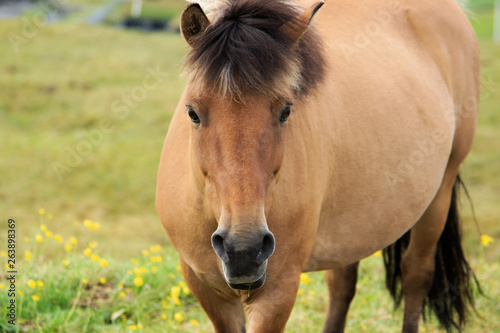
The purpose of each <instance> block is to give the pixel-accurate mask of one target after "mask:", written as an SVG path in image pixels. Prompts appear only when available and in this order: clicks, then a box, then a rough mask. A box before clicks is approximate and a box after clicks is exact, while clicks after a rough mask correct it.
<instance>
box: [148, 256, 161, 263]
mask: <svg viewBox="0 0 500 333" xmlns="http://www.w3.org/2000/svg"><path fill="white" fill-rule="evenodd" d="M151 261H152V262H162V261H163V259H162V258H161V256H152V257H151Z"/></svg>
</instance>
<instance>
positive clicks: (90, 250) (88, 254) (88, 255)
mask: <svg viewBox="0 0 500 333" xmlns="http://www.w3.org/2000/svg"><path fill="white" fill-rule="evenodd" d="M83 254H84V255H85V256H87V257H90V256H91V255H92V249H91V248H90V247H88V248H86V249H85V250H83Z"/></svg>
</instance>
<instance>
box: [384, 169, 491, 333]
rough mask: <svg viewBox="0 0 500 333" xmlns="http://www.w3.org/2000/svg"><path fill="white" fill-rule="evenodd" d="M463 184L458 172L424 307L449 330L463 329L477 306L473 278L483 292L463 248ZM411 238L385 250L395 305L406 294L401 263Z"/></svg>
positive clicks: (387, 283)
mask: <svg viewBox="0 0 500 333" xmlns="http://www.w3.org/2000/svg"><path fill="white" fill-rule="evenodd" d="M461 186H463V187H465V186H464V184H463V182H462V179H461V178H460V176H457V179H456V180H455V185H454V186H453V193H452V196H451V205H450V210H449V212H448V218H447V220H446V225H445V227H444V230H443V233H442V234H441V237H440V239H439V242H438V245H437V252H436V270H435V273H434V281H433V284H432V287H431V290H430V291H429V293H428V294H427V297H426V300H425V303H424V307H423V309H422V315H423V317H424V320H425V317H426V313H430V312H434V314H435V315H436V317H437V318H438V320H439V323H440V324H441V325H442V326H443V327H444V328H445V329H446V331H447V332H451V330H452V329H453V328H456V329H457V330H458V331H461V330H462V329H463V327H464V325H465V322H466V320H467V317H468V314H469V310H470V309H474V299H473V284H472V283H471V281H472V280H474V282H475V284H476V286H477V288H478V289H479V291H480V292H481V289H480V286H479V283H478V281H477V279H476V277H475V275H474V273H473V272H472V269H471V268H470V266H469V264H468V263H467V260H466V259H465V256H464V252H463V250H462V244H461V238H462V237H461V232H460V223H459V214H458V197H457V196H458V191H459V189H460V187H461ZM409 242H410V231H408V232H407V233H406V234H404V235H403V236H402V237H401V238H400V239H398V240H397V241H396V243H394V244H392V245H390V246H388V247H387V248H385V249H384V251H383V254H384V265H385V269H386V286H387V289H389V292H390V293H391V296H392V297H393V299H394V303H395V306H396V307H398V306H399V305H400V304H401V300H402V297H403V295H402V290H401V266H400V263H401V257H402V255H403V253H404V251H405V250H406V248H407V247H408V243H409Z"/></svg>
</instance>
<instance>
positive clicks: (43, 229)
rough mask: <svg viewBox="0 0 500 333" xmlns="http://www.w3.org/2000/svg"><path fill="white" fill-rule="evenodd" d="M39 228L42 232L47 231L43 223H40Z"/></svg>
mask: <svg viewBox="0 0 500 333" xmlns="http://www.w3.org/2000/svg"><path fill="white" fill-rule="evenodd" d="M40 230H42V231H43V232H45V231H47V226H46V225H45V224H41V225H40Z"/></svg>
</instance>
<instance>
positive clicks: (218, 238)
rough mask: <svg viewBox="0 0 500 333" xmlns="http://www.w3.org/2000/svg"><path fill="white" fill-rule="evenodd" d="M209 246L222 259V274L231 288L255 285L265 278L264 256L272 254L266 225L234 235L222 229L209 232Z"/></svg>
mask: <svg viewBox="0 0 500 333" xmlns="http://www.w3.org/2000/svg"><path fill="white" fill-rule="evenodd" d="M212 247H213V248H214V250H215V253H216V254H217V255H218V256H219V258H220V259H221V260H222V267H223V271H224V277H225V279H226V282H227V284H228V285H229V286H230V287H231V288H233V289H245V290H248V289H256V288H259V287H261V286H262V285H263V284H264V282H265V280H266V268H267V259H268V258H269V257H270V256H271V255H272V254H273V252H274V247H275V240H274V235H273V234H272V233H271V232H270V231H269V230H267V229H265V230H263V231H262V232H255V233H252V234H251V236H249V237H248V236H247V237H244V238H243V237H237V236H235V235H231V234H230V233H228V232H225V231H224V230H217V231H216V232H214V234H213V235H212Z"/></svg>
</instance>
